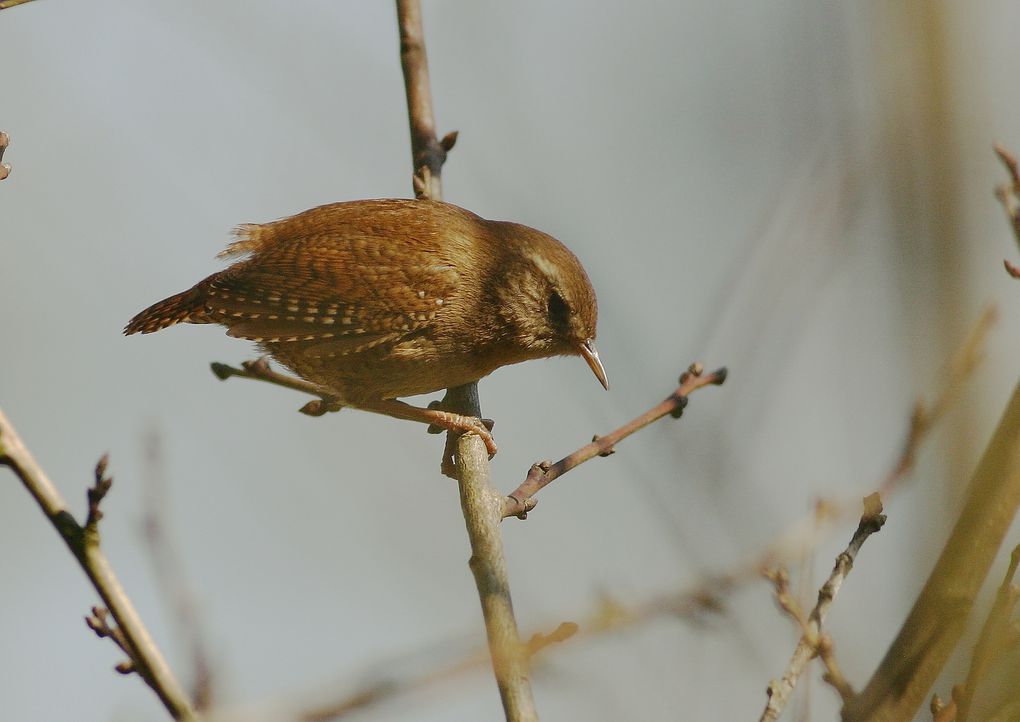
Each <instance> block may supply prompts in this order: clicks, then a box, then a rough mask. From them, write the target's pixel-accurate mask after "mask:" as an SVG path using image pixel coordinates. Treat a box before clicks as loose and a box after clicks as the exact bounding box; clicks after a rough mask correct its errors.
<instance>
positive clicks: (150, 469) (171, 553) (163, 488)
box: [142, 429, 215, 712]
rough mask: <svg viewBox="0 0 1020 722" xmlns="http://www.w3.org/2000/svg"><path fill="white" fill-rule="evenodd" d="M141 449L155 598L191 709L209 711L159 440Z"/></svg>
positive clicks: (199, 635) (209, 690)
mask: <svg viewBox="0 0 1020 722" xmlns="http://www.w3.org/2000/svg"><path fill="white" fill-rule="evenodd" d="M144 445H145V470H146V472H147V473H146V478H145V480H144V481H145V484H144V487H145V501H144V516H143V518H142V530H143V538H144V539H145V546H146V549H147V550H148V552H149V559H150V560H151V563H152V568H153V571H154V573H155V576H156V583H157V584H158V585H159V592H160V594H159V596H160V598H161V599H162V600H163V602H164V603H165V604H166V605H167V606H168V607H169V611H170V620H171V623H172V624H173V626H174V633H173V636H174V638H175V639H177V640H180V643H182V644H183V645H185V646H186V647H187V650H188V656H189V658H190V659H191V664H192V670H191V672H192V675H193V676H194V679H193V680H192V684H191V698H192V699H193V700H194V702H195V709H196V710H198V711H199V712H201V711H203V710H206V709H209V708H210V707H212V705H213V703H214V701H215V685H214V681H215V680H214V676H213V669H212V665H211V664H210V661H209V651H208V649H207V647H206V641H205V628H204V625H203V623H202V619H201V618H200V615H199V611H198V603H197V601H196V597H195V593H194V591H193V590H192V588H191V585H190V584H189V582H188V577H187V574H186V573H185V570H184V563H183V561H182V560H181V557H180V555H179V554H178V550H177V547H176V546H175V545H174V543H173V540H172V539H171V538H170V534H169V531H168V530H167V526H168V525H167V517H168V515H169V513H170V508H171V501H170V499H169V498H168V496H167V484H166V476H165V473H164V469H165V463H164V460H163V453H162V448H161V445H160V437H159V435H158V434H157V433H156V431H155V430H154V429H150V430H149V431H148V433H146V435H145V441H144Z"/></svg>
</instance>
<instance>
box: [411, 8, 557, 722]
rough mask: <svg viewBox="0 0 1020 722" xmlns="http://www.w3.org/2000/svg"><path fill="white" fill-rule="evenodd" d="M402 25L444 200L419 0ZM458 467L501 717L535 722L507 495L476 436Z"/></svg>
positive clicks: (464, 444)
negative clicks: (516, 605) (509, 556)
mask: <svg viewBox="0 0 1020 722" xmlns="http://www.w3.org/2000/svg"><path fill="white" fill-rule="evenodd" d="M397 21H398V24H399V27H400V64H401V68H402V69H403V72H404V87H405V89H406V93H407V114H408V119H409V122H410V126H411V159H412V163H413V167H414V186H415V195H417V196H418V197H424V198H431V199H432V200H440V199H441V196H442V185H441V183H440V178H441V174H442V169H443V163H444V162H445V160H446V155H447V152H448V151H449V150H450V149H451V148H453V144H454V143H455V142H456V140H457V134H456V132H453V133H449V134H447V135H446V136H444V137H443V139H442V140H438V139H437V137H436V129H435V118H434V116H433V114H432V94H431V90H430V87H429V74H428V60H427V56H426V54H425V36H424V32H423V30H422V21H421V4H420V2H419V0H397ZM444 405H446V406H447V407H451V408H454V409H456V410H457V411H458V412H459V413H464V414H469V415H472V416H477V417H480V416H481V409H480V405H479V402H478V386H477V385H476V384H468V385H466V386H461V387H458V388H454V389H449V390H448V392H447V395H446V398H445V399H444ZM451 441H452V440H451ZM448 445H449V444H448ZM456 460H457V463H456V467H455V475H456V478H457V481H458V484H459V486H460V499H461V508H462V510H463V512H464V523H465V526H466V527H467V533H468V539H469V540H470V543H471V561H470V566H471V572H472V573H473V574H474V578H475V585H476V586H477V588H478V596H479V599H480V601H481V605H482V616H483V617H484V619H485V629H486V634H487V637H488V642H489V655H490V656H491V658H492V669H493V673H494V674H495V677H496V683H497V685H498V686H499V693H500V698H501V699H502V701H503V710H504V712H505V714H506V719H507V720H509V721H513V722H528V721H531V720H536V721H537V720H538V713H537V712H536V710H535V703H534V700H533V698H532V694H531V682H530V680H529V678H528V661H527V655H526V653H525V648H524V645H523V644H522V643H521V638H520V632H519V631H518V628H517V620H516V619H515V618H514V612H513V603H512V602H511V599H510V582H509V579H508V576H507V570H506V560H505V557H504V555H503V541H502V538H501V537H500V531H499V527H500V520H501V519H502V516H503V513H502V512H503V496H502V495H501V494H499V493H498V492H497V491H496V489H495V488H494V487H493V485H492V482H491V481H490V478H489V458H488V452H487V451H486V449H485V444H483V443H482V440H481V439H479V438H478V437H477V436H474V435H463V436H461V437H460V438H459V439H457V440H456Z"/></svg>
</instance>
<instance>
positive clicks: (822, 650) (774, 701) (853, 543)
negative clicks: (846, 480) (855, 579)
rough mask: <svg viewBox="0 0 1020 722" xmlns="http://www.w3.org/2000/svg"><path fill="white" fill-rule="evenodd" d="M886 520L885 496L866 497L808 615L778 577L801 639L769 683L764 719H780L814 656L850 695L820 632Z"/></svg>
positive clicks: (779, 588)
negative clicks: (866, 547)
mask: <svg viewBox="0 0 1020 722" xmlns="http://www.w3.org/2000/svg"><path fill="white" fill-rule="evenodd" d="M883 524H885V516H884V515H883V514H882V500H881V499H880V498H879V495H878V494H872V495H871V496H868V497H866V498H865V499H864V514H863V515H862V516H861V521H860V523H859V524H858V525H857V531H856V532H854V535H853V537H852V538H851V539H850V543H849V544H848V545H847V548H846V550H844V551H843V553H841V554H840V555H839V556H838V557H837V558H836V565H835V566H834V567H833V569H832V573H831V574H830V575H829V578H828V580H827V581H826V582H825V584H824V585H822V588H821V589H819V590H818V602H817V603H816V604H815V606H814V608H813V609H812V610H811V613H810V614H809V615H808V617H807V618H806V619H805V618H804V617H803V615H801V614H798V613H796V611H795V610H794V607H792V606H791V604H792V602H791V601H787V602H786V603H784V601H785V600H784V598H783V595H782V592H783V591H785V589H784V586H785V585H781V584H780V581H782V579H783V577H781V576H777V577H775V581H774V583H775V584H776V587H777V596H778V597H779V601H780V606H782V608H783V609H784V610H786V611H787V613H788V614H790V615H791V616H792V617H793V618H794V619H796V620H797V621H798V623H799V624H800V626H801V635H800V640H799V641H798V642H797V647H796V649H794V651H793V656H792V657H791V658H790V662H789V664H787V665H786V671H785V672H784V673H783V676H782V678H781V679H779V680H778V681H773V682H772V683H771V684H769V687H768V696H769V699H768V703H767V704H766V705H765V710H764V711H763V712H762V715H761V722H772V721H773V720H777V719H779V715H780V714H782V712H783V708H784V707H785V706H786V703H787V701H788V700H789V698H790V695H791V694H792V693H793V690H794V688H795V687H796V686H797V681H798V679H800V674H801V672H803V671H804V668H805V667H806V666H807V664H808V662H810V661H811V660H812V659H813V658H814V657H815V656H821V657H822V661H823V662H824V663H825V666H826V669H827V670H828V678H829V679H828V681H829V682H830V684H833V686H835V687H836V688H837V691H839V693H840V696H841V697H843V698H844V699H846V698H847V697H848V696H849V694H850V691H849V685H848V684H846V681H845V680H843V677H842V674H841V673H840V672H839V669H838V667H836V665H835V660H834V659H833V657H832V654H831V651H832V645H831V643H830V642H829V641H823V637H822V633H821V632H822V622H824V621H825V617H826V615H827V614H828V613H829V609H830V608H831V607H832V602H833V600H835V598H836V595H837V594H838V593H839V590H840V587H841V586H842V585H843V581H844V580H845V579H846V577H847V575H848V574H849V573H850V570H851V569H853V566H854V560H855V559H856V558H857V553H858V552H859V551H860V550H861V546H863V544H864V542H865V541H866V540H867V539H868V537H869V536H871V535H872V534H874V533H875V532H877V531H879V530H880V529H881V528H882V525H883ZM791 599H792V598H791Z"/></svg>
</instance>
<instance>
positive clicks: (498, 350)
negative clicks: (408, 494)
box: [125, 199, 604, 408]
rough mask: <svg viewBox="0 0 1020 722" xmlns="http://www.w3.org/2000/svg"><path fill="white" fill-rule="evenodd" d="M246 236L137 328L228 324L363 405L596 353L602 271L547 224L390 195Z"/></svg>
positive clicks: (246, 228) (254, 228) (133, 324)
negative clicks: (594, 280) (220, 266)
mask: <svg viewBox="0 0 1020 722" xmlns="http://www.w3.org/2000/svg"><path fill="white" fill-rule="evenodd" d="M236 235H237V240H236V241H235V242H234V243H232V244H231V245H230V246H229V247H228V248H227V249H226V250H225V251H224V252H223V253H221V254H220V255H221V257H224V258H234V257H242V258H241V260H238V261H237V262H235V263H234V264H233V265H231V266H230V267H228V268H227V269H225V270H223V271H220V272H219V273H214V274H213V275H211V276H209V277H208V278H206V279H204V280H203V281H200V282H199V283H198V284H196V285H195V286H194V287H192V288H191V289H189V290H187V291H184V292H183V293H179V294H177V295H175V296H171V297H170V298H168V299H166V300H164V301H160V302H159V303H157V304H155V305H153V306H151V307H150V308H148V309H146V310H145V311H142V312H141V313H139V314H138V315H137V316H135V317H134V318H133V319H132V320H131V321H130V323H128V325H127V327H126V328H125V333H127V334H132V333H151V332H153V331H158V330H160V329H162V328H166V327H167V326H171V325H173V324H176V323H181V322H188V323H218V324H221V325H223V326H226V327H227V329H228V330H227V333H228V334H229V335H230V336H236V337H239V338H246V339H249V340H251V341H254V342H256V343H257V344H258V345H259V346H260V347H261V348H262V349H263V350H264V351H265V352H266V353H268V354H269V355H271V356H272V357H273V358H275V359H276V360H277V361H279V362H280V363H282V364H284V365H285V366H287V367H288V368H290V369H291V370H292V371H294V372H295V373H296V374H298V375H299V376H301V377H303V378H305V379H307V380H309V381H311V382H313V383H315V384H317V385H319V386H321V387H322V388H323V390H324V391H326V392H328V393H329V394H331V395H335V396H337V397H339V398H340V399H341V401H342V403H345V404H350V405H353V406H361V407H363V408H371V407H372V405H373V402H374V401H376V400H380V399H394V398H397V397H401V396H410V395H415V394H421V393H426V392H430V391H435V390H438V389H442V388H448V387H451V386H458V385H461V384H464V383H468V382H471V381H475V380H477V379H479V378H481V377H483V376H485V375H487V374H489V373H491V372H492V371H493V370H495V369H496V368H498V367H500V366H504V365H507V364H512V363H517V362H519V361H525V360H528V359H532V358H542V357H547V356H555V355H563V354H583V355H584V356H585V358H587V359H588V361H589V364H592V363H593V362H592V360H591V357H592V356H593V355H594V351H593V350H592V349H591V347H590V342H591V340H592V339H594V336H595V326H596V320H597V315H598V309H597V304H596V300H595V293H594V291H593V290H592V287H591V283H590V282H589V280H588V277H587V275H586V274H585V272H584V269H583V268H582V267H581V264H580V262H579V261H578V260H577V258H576V257H575V256H574V255H573V254H572V253H571V252H570V251H569V250H567V249H566V248H565V247H564V246H563V245H562V244H561V243H560V242H559V241H557V240H556V239H554V238H552V237H551V236H549V235H547V234H545V233H542V232H540V231H537V230H535V229H532V228H528V227H526V226H522V225H518V224H514V223H505V222H497V221H488V220H485V219H483V218H480V217H479V216H476V215H475V214H473V213H470V212H468V211H466V210H464V209H462V208H458V207H457V206H454V205H450V204H447V203H440V202H436V201H428V200H399V199H391V200H365V201H352V202H346V203H334V204H331V205H326V206H320V207H318V208H313V209H311V210H308V211H305V212H303V213H299V214H297V215H294V216H291V217H289V218H284V219H282V220H279V221H274V222H272V223H266V224H263V225H254V224H249V225H243V226H240V227H239V228H238V229H237V231H236ZM585 344H587V345H586V346H585V349H584V350H582V349H581V348H580V347H581V345H585ZM594 358H595V359H596V362H597V355H594ZM592 368H593V369H595V368H596V366H595V365H592ZM600 371H601V366H600V365H599V366H598V370H597V371H596V373H600ZM600 380H603V383H604V374H600Z"/></svg>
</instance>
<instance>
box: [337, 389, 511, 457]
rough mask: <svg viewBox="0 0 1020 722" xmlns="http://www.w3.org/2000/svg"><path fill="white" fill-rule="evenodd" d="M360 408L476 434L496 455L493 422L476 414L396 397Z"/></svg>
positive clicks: (366, 403) (491, 453)
mask: <svg viewBox="0 0 1020 722" xmlns="http://www.w3.org/2000/svg"><path fill="white" fill-rule="evenodd" d="M357 407H358V408H359V409H364V410H365V411H374V412H375V413H377V414H386V415H387V416H393V417H395V418H398V419H407V420H409V421H420V422H422V423H423V424H431V425H434V426H438V427H440V428H443V429H446V430H447V431H454V432H458V433H461V434H475V435H477V436H478V437H479V438H481V440H482V441H483V442H485V448H486V450H487V451H488V452H489V458H490V459H491V458H492V457H493V456H495V455H496V442H495V441H494V440H493V438H492V434H491V433H489V431H490V429H491V428H492V427H491V424H492V422H491V421H489V422H488V424H486V421H487V419H479V418H477V417H474V416H465V415H464V414H457V413H454V412H452V411H444V410H443V409H434V408H433V409H423V408H421V407H418V406H411V405H410V404H405V403H404V402H403V401H397V400H396V399H379V400H377V401H365V402H360V403H358V404H357Z"/></svg>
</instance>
